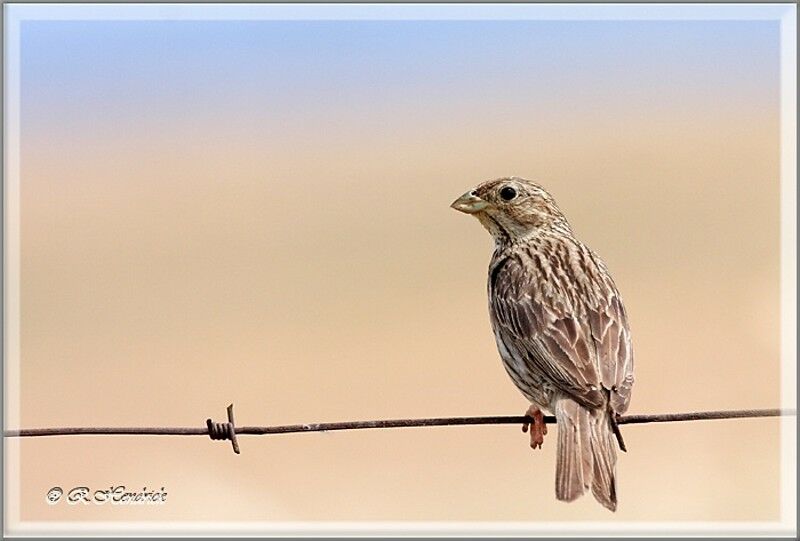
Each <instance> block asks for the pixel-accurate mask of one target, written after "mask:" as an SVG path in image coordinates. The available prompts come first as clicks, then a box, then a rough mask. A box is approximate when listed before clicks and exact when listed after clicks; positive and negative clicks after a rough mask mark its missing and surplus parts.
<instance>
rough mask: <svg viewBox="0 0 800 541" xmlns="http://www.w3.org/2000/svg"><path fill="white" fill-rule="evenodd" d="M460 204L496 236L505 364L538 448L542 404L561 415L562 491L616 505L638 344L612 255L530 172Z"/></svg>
mask: <svg viewBox="0 0 800 541" xmlns="http://www.w3.org/2000/svg"><path fill="white" fill-rule="evenodd" d="M452 207H453V208H455V209H456V210H460V211H461V212H465V213H467V214H472V215H474V216H475V217H476V218H478V220H479V221H480V222H481V224H482V225H483V226H484V227H485V228H486V229H487V230H488V231H489V233H491V235H492V237H494V240H495V250H494V254H493V255H492V259H491V262H490V264H489V279H488V284H487V290H488V294H489V314H490V318H491V322H492V328H493V330H494V335H495V340H496V342H497V348H498V350H499V352H500V356H501V358H502V360H503V364H504V366H505V368H506V371H507V372H508V374H509V376H511V379H512V380H513V381H514V383H515V384H516V386H517V387H518V388H519V390H520V391H521V392H522V394H523V395H525V397H526V398H527V399H528V400H530V402H531V404H532V406H531V409H530V410H528V414H529V415H530V416H531V417H533V419H534V423H533V427H532V428H531V447H534V448H536V447H541V444H542V441H543V439H544V435H545V434H546V433H547V430H546V428H545V425H544V423H543V422H542V415H541V411H540V410H546V411H550V412H552V413H553V414H554V415H555V416H556V420H557V424H558V450H557V453H558V454H557V460H556V497H557V498H558V499H559V500H564V501H572V500H574V499H576V498H577V497H579V496H581V495H582V494H583V493H584V492H586V491H587V490H591V491H592V493H593V494H594V496H595V498H596V499H597V500H598V501H599V502H600V503H601V504H603V505H604V506H605V507H607V508H608V509H610V510H612V511H614V510H616V507H617V494H616V460H617V458H616V450H615V445H616V444H618V445H619V446H620V448H621V449H622V450H625V446H624V443H623V440H622V436H621V434H620V432H619V428H618V427H617V424H616V416H617V415H621V414H623V413H624V412H625V411H626V410H627V409H628V403H629V401H630V397H631V389H632V387H633V350H632V348H631V337H630V330H629V327H628V318H627V315H626V313H625V308H624V306H623V304H622V300H621V298H620V295H619V292H618V291H617V288H616V286H615V284H614V281H613V280H612V279H611V276H610V274H609V272H608V269H607V268H606V265H605V263H603V261H602V260H601V259H600V258H599V257H598V256H597V255H596V254H595V253H594V252H593V251H592V250H590V249H589V248H588V247H587V246H586V245H584V244H583V243H582V242H580V241H579V240H578V239H576V238H575V236H574V234H573V232H572V228H571V227H570V225H569V223H568V222H567V219H566V218H565V217H564V215H563V214H562V213H561V210H559V208H558V206H557V205H556V203H555V200H554V199H553V197H552V196H551V195H550V194H549V193H547V191H545V189H544V188H542V187H541V186H539V185H538V184H536V183H534V182H531V181H529V180H525V179H522V178H519V177H508V178H500V179H496V180H490V181H487V182H484V183H482V184H480V185H478V186H477V187H476V188H475V189H474V190H472V191H470V192H468V193H466V194H464V195H463V196H461V197H460V198H459V199H457V200H456V201H454V202H453V204H452ZM526 429H527V426H526V427H523V430H526ZM615 438H616V442H615Z"/></svg>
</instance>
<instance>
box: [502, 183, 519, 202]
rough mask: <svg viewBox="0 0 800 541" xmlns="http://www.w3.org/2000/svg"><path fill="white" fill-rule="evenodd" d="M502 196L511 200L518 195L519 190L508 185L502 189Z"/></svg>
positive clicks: (505, 199)
mask: <svg viewBox="0 0 800 541" xmlns="http://www.w3.org/2000/svg"><path fill="white" fill-rule="evenodd" d="M500 197H502V198H503V201H511V200H512V199H514V198H515V197H517V190H515V189H514V188H512V187H511V186H506V187H505V188H503V189H502V190H500Z"/></svg>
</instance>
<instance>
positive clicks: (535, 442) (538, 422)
mask: <svg viewBox="0 0 800 541" xmlns="http://www.w3.org/2000/svg"><path fill="white" fill-rule="evenodd" d="M525 415H527V416H528V417H530V418H531V419H533V424H532V425H531V423H527V422H526V423H523V424H522V431H523V432H527V431H528V426H530V427H531V449H541V448H542V444H543V443H544V435H545V434H547V425H546V424H544V415H543V414H542V410H540V409H539V408H537V407H535V406H531V407H530V408H528V411H526V412H525Z"/></svg>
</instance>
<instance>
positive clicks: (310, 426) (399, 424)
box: [3, 404, 797, 454]
mask: <svg viewBox="0 0 800 541" xmlns="http://www.w3.org/2000/svg"><path fill="white" fill-rule="evenodd" d="M795 415H797V412H796V410H794V409H747V410H726V411H691V412H686V413H656V414H647V415H625V416H622V417H619V418H618V419H617V423H618V424H620V425H631V424H645V423H672V422H679V421H707V420H714V419H748V418H756V417H782V416H795ZM532 422H533V419H532V418H531V417H529V416H527V415H505V416H483V417H434V418H429V419H385V420H375V421H340V422H333V423H306V424H294V425H276V426H236V425H235V424H234V419H233V404H230V405H229V406H228V422H223V423H215V422H214V421H212V420H211V419H207V420H206V426H205V427H61V428H22V429H16V430H6V431H5V432H3V436H4V437H7V438H26V437H38V436H86V435H130V436H146V435H152V436H209V437H210V438H211V439H212V440H230V442H231V445H232V446H233V451H234V452H235V453H236V454H239V442H238V440H237V439H236V437H237V436H239V435H242V434H246V435H258V436H263V435H268V434H292V433H298V432H330V431H334V430H364V429H371V428H413V427H426V426H466V425H515V424H519V425H522V424H526V423H532ZM544 422H545V423H547V424H555V422H556V419H555V417H553V416H552V415H546V416H545V417H544Z"/></svg>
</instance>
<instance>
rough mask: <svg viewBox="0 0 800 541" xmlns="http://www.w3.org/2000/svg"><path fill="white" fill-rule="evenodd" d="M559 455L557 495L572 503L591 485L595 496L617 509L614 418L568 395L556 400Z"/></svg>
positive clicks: (610, 507)
mask: <svg viewBox="0 0 800 541" xmlns="http://www.w3.org/2000/svg"><path fill="white" fill-rule="evenodd" d="M554 410H555V415H556V421H557V423H558V455H557V459H556V497H557V498H558V499H559V500H563V501H567V502H571V501H572V500H574V499H576V498H578V497H579V496H581V495H582V494H583V493H584V492H586V491H587V490H589V489H590V488H591V490H592V494H594V497H595V499H596V500H597V501H598V502H600V503H601V504H603V506H605V507H606V508H608V509H610V510H611V511H616V509H617V480H616V464H617V452H616V449H615V447H614V446H615V439H614V437H615V436H614V431H613V429H612V419H610V418H609V415H610V414H609V413H608V412H606V411H603V410H594V411H593V410H589V409H586V408H584V407H583V406H581V405H580V404H578V403H577V402H575V401H574V400H570V399H568V398H562V399H558V400H556V403H555V408H554Z"/></svg>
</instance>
